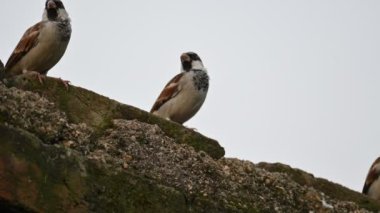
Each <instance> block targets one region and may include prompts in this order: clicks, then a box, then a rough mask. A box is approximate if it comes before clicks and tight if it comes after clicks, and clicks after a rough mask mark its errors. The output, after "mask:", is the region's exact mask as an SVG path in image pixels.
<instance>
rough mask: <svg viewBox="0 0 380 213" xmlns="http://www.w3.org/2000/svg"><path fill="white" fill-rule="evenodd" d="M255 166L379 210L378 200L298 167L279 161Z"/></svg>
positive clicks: (334, 196)
mask: <svg viewBox="0 0 380 213" xmlns="http://www.w3.org/2000/svg"><path fill="white" fill-rule="evenodd" d="M257 166H258V167H260V168H263V169H265V170H268V171H270V172H281V173H286V174H288V175H289V176H290V177H291V178H292V179H293V180H294V181H296V182H297V183H298V184H300V185H303V186H307V187H313V188H315V189H317V190H319V191H321V192H324V193H325V194H327V195H329V196H330V197H332V198H334V199H338V200H346V201H353V202H355V203H357V204H358V205H359V206H360V207H362V208H365V209H368V210H370V211H374V212H378V211H379V210H380V203H379V202H378V201H375V200H372V199H370V198H368V197H366V196H363V194H361V193H359V192H356V191H353V190H351V189H348V188H346V187H344V186H341V185H339V184H337V183H332V182H330V181H328V180H326V179H323V178H315V177H314V176H313V175H312V174H310V173H307V172H304V171H302V170H300V169H295V168H292V167H290V166H288V165H285V164H281V163H273V164H271V163H265V162H263V163H259V164H258V165H257Z"/></svg>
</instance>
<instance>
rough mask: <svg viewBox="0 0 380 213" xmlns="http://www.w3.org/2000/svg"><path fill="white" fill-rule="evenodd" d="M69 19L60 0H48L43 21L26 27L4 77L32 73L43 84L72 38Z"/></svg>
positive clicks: (10, 58)
mask: <svg viewBox="0 0 380 213" xmlns="http://www.w3.org/2000/svg"><path fill="white" fill-rule="evenodd" d="M70 22H71V20H70V18H69V15H68V13H67V12H66V10H65V7H64V5H63V3H62V1H61V0H47V1H46V2H45V9H44V12H43V15H42V20H41V21H40V22H38V23H36V24H35V25H33V26H31V27H30V28H29V29H27V30H26V32H25V33H24V35H23V36H22V38H21V40H20V41H19V43H18V44H17V46H16V48H15V49H14V51H13V52H12V54H11V55H10V57H9V59H8V61H7V63H6V64H5V77H11V76H16V75H20V74H23V73H27V72H31V73H35V74H37V77H38V79H39V81H40V82H41V83H42V78H43V77H44V76H45V75H46V74H47V72H48V71H49V70H50V69H51V68H52V67H54V66H55V65H56V64H57V63H58V61H59V60H60V59H61V58H62V56H63V55H64V53H65V51H66V48H67V46H68V44H69V41H70V38H71V23H70ZM63 83H64V84H65V85H66V84H67V83H68V81H63ZM66 86H67V85H66Z"/></svg>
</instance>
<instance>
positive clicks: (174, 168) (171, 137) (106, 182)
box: [0, 77, 380, 212]
mask: <svg viewBox="0 0 380 213" xmlns="http://www.w3.org/2000/svg"><path fill="white" fill-rule="evenodd" d="M26 79H27V80H26V81H24V80H22V81H21V82H25V85H24V84H23V83H20V82H19V83H17V87H18V88H16V87H10V86H12V85H13V86H14V85H16V83H14V82H11V81H10V82H8V83H7V85H8V86H5V85H4V84H2V83H1V82H0V101H1V105H0V154H1V157H0V179H1V180H2V181H1V182H0V209H4V208H9V209H11V208H16V209H22V210H23V211H25V212H28V211H36V212H60V211H68V210H70V211H75V212H88V211H90V212H105V211H110V212H117V211H122V212H159V211H162V212H310V211H314V212H368V210H370V211H379V210H380V205H379V204H378V203H376V202H373V201H371V200H370V199H368V198H367V197H365V196H363V195H360V194H358V193H355V192H352V191H351V190H349V189H346V188H344V187H343V188H342V186H340V185H337V184H333V183H330V184H326V182H324V181H323V180H320V179H317V178H314V177H313V176H312V175H310V174H307V173H305V172H303V171H301V170H296V169H292V168H290V167H278V168H280V169H277V170H276V169H273V168H274V167H271V166H264V165H263V164H259V165H256V164H254V163H252V162H249V161H243V160H239V159H231V158H223V157H222V156H223V154H224V150H223V149H222V148H221V147H220V146H219V145H217V144H215V143H217V142H216V141H214V140H212V139H208V138H206V137H203V136H202V135H200V134H198V133H194V132H192V131H191V130H188V129H186V128H184V127H182V126H180V125H178V124H175V123H172V122H168V121H165V120H163V119H160V118H158V117H155V116H152V115H150V114H149V113H146V112H144V111H141V110H138V109H137V108H134V107H129V106H126V105H123V104H120V103H117V102H115V101H113V100H110V99H108V98H106V97H103V96H98V95H97V94H95V93H93V92H89V91H86V90H84V89H81V88H75V87H70V92H68V93H65V92H64V91H65V88H64V87H63V86H60V85H58V81H57V82H56V81H55V80H54V79H50V78H48V79H47V80H46V82H45V84H44V85H39V84H34V83H31V82H33V80H32V79H31V78H29V77H27V78H26ZM19 88H23V89H19ZM94 101H95V102H96V105H97V106H96V107H93V108H92V105H91V102H94ZM61 102H66V103H61ZM68 103H70V104H68ZM75 103H78V104H79V103H81V105H80V106H81V107H83V110H84V111H83V113H82V114H81V112H80V108H81V107H78V108H75V107H74V109H72V108H71V107H70V106H71V104H75ZM77 115H78V116H77ZM203 142H204V143H207V145H205V146H203V145H202V144H201V143H203ZM9 162H11V164H9ZM5 165H7V166H5ZM9 165H13V166H9ZM269 165H270V164H269ZM276 168H277V167H276ZM336 191H340V192H341V193H340V194H339V195H338V194H337V193H335V192H336ZM353 194H355V196H356V197H353ZM364 203H367V204H368V203H370V204H371V205H364Z"/></svg>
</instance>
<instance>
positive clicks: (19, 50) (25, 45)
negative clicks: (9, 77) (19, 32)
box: [5, 22, 43, 70]
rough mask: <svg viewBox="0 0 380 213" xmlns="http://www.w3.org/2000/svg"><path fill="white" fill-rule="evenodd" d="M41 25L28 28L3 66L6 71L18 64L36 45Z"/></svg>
mask: <svg viewBox="0 0 380 213" xmlns="http://www.w3.org/2000/svg"><path fill="white" fill-rule="evenodd" d="M42 25H43V23H42V22H39V23H37V24H35V25H33V26H32V27H30V28H29V29H28V30H27V31H26V32H25V33H24V35H23V36H22V38H21V40H20V42H19V43H18V44H17V46H16V48H15V50H13V53H12V54H11V56H10V57H9V59H8V62H7V64H6V65H5V68H6V70H9V69H11V68H12V67H13V66H14V65H15V64H17V62H19V61H20V60H21V59H22V57H24V56H25V55H26V53H28V52H29V51H30V50H31V49H32V48H33V47H35V46H36V45H37V43H38V35H39V34H40V29H41V27H42Z"/></svg>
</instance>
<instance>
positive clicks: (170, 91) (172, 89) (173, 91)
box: [150, 73, 184, 113]
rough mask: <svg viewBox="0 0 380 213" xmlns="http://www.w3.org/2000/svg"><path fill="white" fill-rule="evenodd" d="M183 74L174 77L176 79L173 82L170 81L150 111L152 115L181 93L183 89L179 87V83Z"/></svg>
mask: <svg viewBox="0 0 380 213" xmlns="http://www.w3.org/2000/svg"><path fill="white" fill-rule="evenodd" d="M183 74H184V73H180V74H178V75H176V76H174V78H172V80H170V81H169V83H167V84H166V86H165V88H164V90H162V92H161V93H160V95H159V96H158V98H157V100H156V102H155V103H154V105H153V107H152V109H151V110H150V112H151V113H152V112H154V111H156V110H158V109H159V108H160V107H161V106H162V105H164V103H166V102H167V101H168V100H170V99H171V98H173V97H174V96H176V95H177V94H178V92H179V91H181V88H180V87H179V86H178V82H179V80H180V79H181V77H182V76H183Z"/></svg>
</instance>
